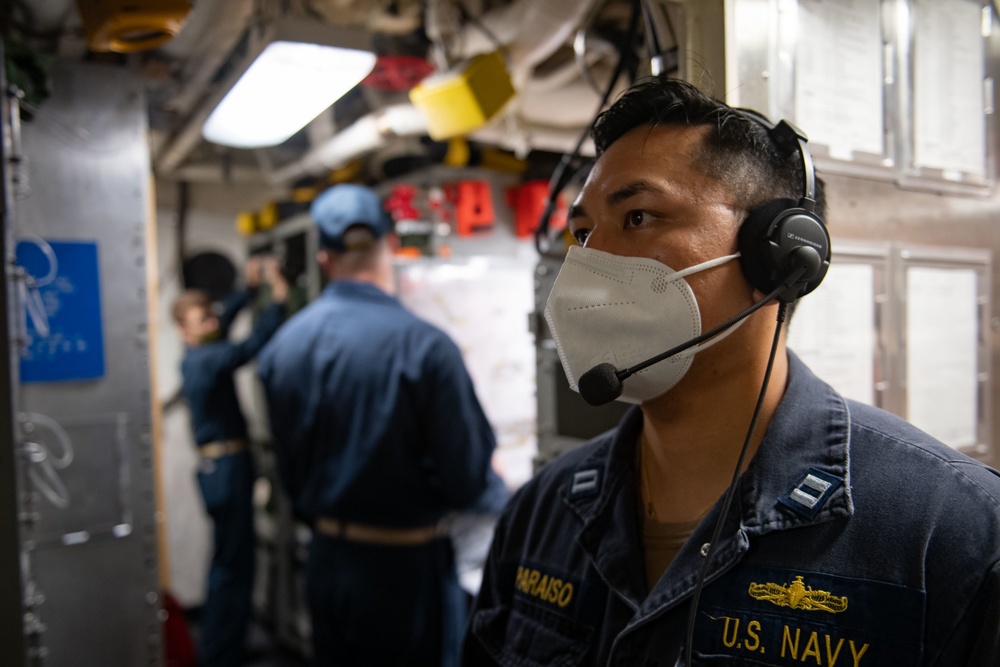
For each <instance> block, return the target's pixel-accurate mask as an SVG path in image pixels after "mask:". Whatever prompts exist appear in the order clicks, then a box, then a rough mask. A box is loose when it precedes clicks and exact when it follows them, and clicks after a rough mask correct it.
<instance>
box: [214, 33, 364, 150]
mask: <svg viewBox="0 0 1000 667" xmlns="http://www.w3.org/2000/svg"><path fill="white" fill-rule="evenodd" d="M374 67H375V54H373V53H371V52H369V51H361V50H357V49H347V48H342V47H337V46H324V45H320V44H311V43H304V42H291V41H274V42H271V43H270V44H268V45H267V47H266V48H265V49H264V50H263V51H262V52H261V53H260V55H259V56H257V59H256V60H254V62H253V63H252V64H251V65H250V67H249V69H247V71H246V72H244V73H243V76H241V77H240V79H239V81H237V82H236V85H234V86H233V87H232V89H230V91H229V92H228V93H227V94H226V96H225V97H224V98H223V99H222V102H220V103H219V105H218V106H217V107H216V108H215V110H213V111H212V113H211V115H209V117H208V120H206V121H205V124H204V125H203V126H202V129H201V133H202V136H204V137H205V139H207V140H208V141H211V142H212V143H216V144H222V145H224V146H233V147H236V148H259V147H262V146H274V145H277V144H280V143H282V142H283V141H285V140H287V139H288V138H289V137H291V136H292V135H293V134H295V133H296V132H298V131H299V130H300V129H302V128H303V127H304V126H305V125H306V123H308V122H309V121H311V120H312V119H313V118H315V117H316V116H318V115H319V114H320V113H321V112H322V111H323V110H324V109H326V108H328V107H329V106H330V105H331V104H333V103H334V102H336V101H337V100H338V99H340V98H341V97H342V96H343V95H344V94H345V93H347V92H348V91H349V90H351V89H352V88H354V87H355V86H356V85H358V83H359V82H360V81H361V80H362V79H364V78H365V77H366V76H368V74H369V73H371V71H372V69H373V68H374Z"/></svg>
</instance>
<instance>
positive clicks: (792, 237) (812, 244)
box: [785, 232, 823, 250]
mask: <svg viewBox="0 0 1000 667" xmlns="http://www.w3.org/2000/svg"><path fill="white" fill-rule="evenodd" d="M785 236H787V237H788V238H790V239H793V240H795V241H802V242H803V243H807V244H809V245H811V246H812V247H814V248H819V249H820V250H822V249H823V246H822V244H820V243H816V242H815V241H810V240H809V239H804V238H802V237H801V236H796V235H795V234H792V233H791V232H788V233H787V234H785Z"/></svg>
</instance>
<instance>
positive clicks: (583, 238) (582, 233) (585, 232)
mask: <svg viewBox="0 0 1000 667" xmlns="http://www.w3.org/2000/svg"><path fill="white" fill-rule="evenodd" d="M588 236H590V230H589V229H586V228H581V229H578V230H576V231H575V232H573V238H575V239H576V242H577V243H579V244H580V245H583V244H584V243H586V242H587V237H588Z"/></svg>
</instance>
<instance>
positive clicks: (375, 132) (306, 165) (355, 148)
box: [264, 104, 427, 185]
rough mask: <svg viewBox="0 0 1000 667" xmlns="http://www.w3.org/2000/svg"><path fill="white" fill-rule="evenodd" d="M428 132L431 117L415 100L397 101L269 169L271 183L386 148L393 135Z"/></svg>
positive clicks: (333, 167)
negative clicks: (405, 102)
mask: <svg viewBox="0 0 1000 667" xmlns="http://www.w3.org/2000/svg"><path fill="white" fill-rule="evenodd" d="M425 134H427V120H426V118H424V115H423V113H422V112H421V111H420V110H419V109H417V108H416V107H415V106H413V105H412V104H396V105H392V106H387V107H383V108H381V109H378V110H377V111H373V112H372V113H370V114H368V115H367V116H362V117H361V118H359V119H358V120H356V121H355V122H354V123H352V124H351V125H349V126H347V127H346V128H344V129H343V130H340V131H339V132H337V133H336V134H335V135H333V136H332V137H331V138H330V139H328V140H327V141H325V142H323V143H321V144H319V145H317V146H315V147H313V148H311V149H310V150H309V151H308V152H307V153H306V154H305V155H304V156H302V157H301V158H299V159H298V160H295V161H294V162H292V163H289V164H287V165H284V166H281V167H278V168H277V169H273V170H269V171H267V172H265V174H264V178H265V180H267V182H268V183H271V184H275V185H276V184H284V183H291V182H294V181H296V180H298V179H299V178H301V177H303V176H311V175H316V174H319V173H321V172H324V171H329V170H331V169H336V168H338V167H343V166H344V165H345V164H347V163H348V162H350V161H351V160H353V159H355V158H358V157H361V156H362V155H365V154H367V153H370V152H372V151H375V150H378V149H380V148H383V147H384V146H385V145H386V144H387V142H388V141H389V140H390V139H395V138H399V137H414V136H422V135H425Z"/></svg>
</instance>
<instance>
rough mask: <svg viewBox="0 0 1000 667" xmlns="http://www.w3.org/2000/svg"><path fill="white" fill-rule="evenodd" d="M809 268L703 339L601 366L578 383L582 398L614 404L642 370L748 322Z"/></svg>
mask: <svg viewBox="0 0 1000 667" xmlns="http://www.w3.org/2000/svg"><path fill="white" fill-rule="evenodd" d="M808 270H809V269H808V267H803V266H800V267H799V268H797V269H796V270H795V271H794V272H793V273H792V274H791V275H790V276H789V277H788V278H787V279H785V280H784V281H783V282H782V283H781V284H780V285H778V287H776V288H775V289H774V290H773V291H772V292H771V293H770V294H768V295H767V296H765V297H764V298H763V299H761V300H760V301H758V302H756V303H754V304H753V305H752V306H750V307H749V308H747V309H746V310H744V311H743V312H742V313H740V314H739V315H737V316H736V317H733V318H731V319H729V320H726V321H725V322H723V323H722V324H720V325H719V326H717V327H715V328H714V329H711V330H709V331H706V332H705V333H703V334H701V335H700V336H695V337H694V338H692V339H691V340H689V341H686V342H684V343H681V344H680V345H677V346H675V347H672V348H670V349H669V350H667V351H666V352H661V353H660V354H657V355H656V356H654V357H650V358H649V359H646V360H645V361H641V362H639V363H638V364H636V365H634V366H629V367H628V368H623V369H621V370H619V369H617V368H615V366H614V364H611V363H608V362H604V363H602V364H598V365H596V366H594V367H593V368H591V369H590V370H589V371H587V372H586V373H584V374H583V375H581V376H580V381H579V382H578V383H577V384H578V388H579V390H580V395H581V396H583V400H585V401H587V403H590V404H591V405H594V406H598V405H604V404H605V403H610V402H611V401H613V400H615V399H616V398H618V397H619V396H621V395H622V391H624V386H623V384H622V383H623V382H624V381H625V380H626V379H627V378H630V377H632V376H633V375H635V374H636V373H638V372H639V371H641V370H643V369H645V368H649V367H650V366H652V365H653V364H657V363H659V362H661V361H663V360H664V359H668V358H670V357H672V356H674V355H677V354H680V353H681V352H683V351H684V350H687V349H689V348H692V347H694V346H695V345H697V344H698V343H702V342H704V341H706V340H708V339H709V338H711V337H712V336H715V335H717V334H719V333H722V332H723V331H725V330H726V329H728V328H729V327H731V326H733V325H734V324H736V323H737V322H739V321H741V320H744V319H746V318H748V317H750V315H752V314H753V313H755V312H757V310H759V309H760V308H762V307H763V306H765V305H767V304H768V303H770V302H771V301H774V300H775V299H776V298H778V297H779V296H780V295H781V294H782V292H784V291H785V290H787V289H788V288H789V286H791V285H794V284H795V283H796V282H797V281H798V280H799V279H800V278H801V277H802V275H803V274H805V273H807V272H808Z"/></svg>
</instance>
